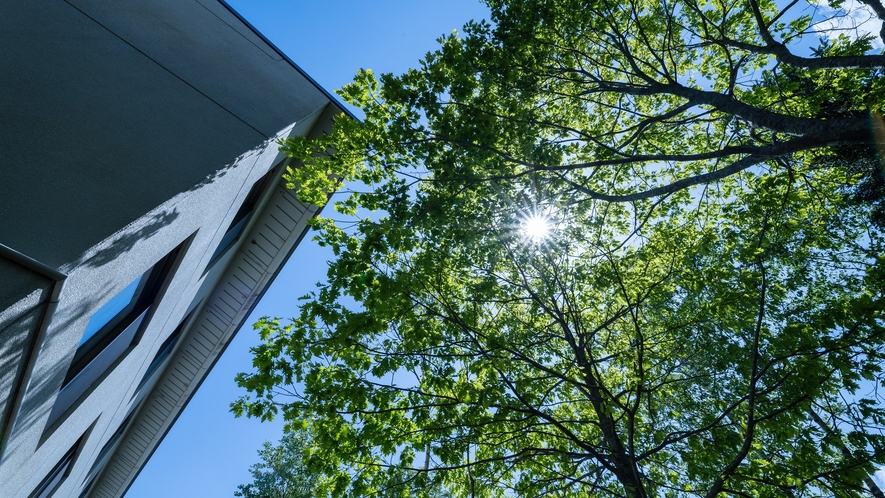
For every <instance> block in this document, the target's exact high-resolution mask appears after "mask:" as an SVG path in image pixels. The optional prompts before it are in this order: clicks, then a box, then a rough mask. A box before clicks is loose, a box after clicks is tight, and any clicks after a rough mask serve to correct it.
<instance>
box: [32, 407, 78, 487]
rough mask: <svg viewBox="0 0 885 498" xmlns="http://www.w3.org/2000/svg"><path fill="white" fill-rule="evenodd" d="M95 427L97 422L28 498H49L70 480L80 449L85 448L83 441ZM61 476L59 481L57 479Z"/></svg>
mask: <svg viewBox="0 0 885 498" xmlns="http://www.w3.org/2000/svg"><path fill="white" fill-rule="evenodd" d="M94 426H95V422H93V423H92V425H91V426H89V429H87V430H86V432H84V433H83V435H82V436H80V438H79V439H77V442H75V443H74V445H73V446H71V449H69V450H68V451H67V452H65V454H64V455H63V456H62V457H61V459H60V460H59V461H58V463H56V464H55V466H53V467H52V470H50V471H49V473H48V474H46V477H44V478H43V480H42V481H40V484H38V485H37V487H36V488H34V490H33V491H31V494H29V495H28V498H49V497H51V496H52V495H53V494H55V492H56V491H58V488H59V487H61V485H62V484H64V482H65V481H66V480H67V479H68V476H70V474H71V469H73V468H74V465H76V463H77V457H78V456H79V455H80V449H81V448H82V447H83V441H85V440H86V438H87V437H88V436H89V433H90V432H92V428H93V427H94ZM59 474H61V477H60V478H59V479H56V478H57V477H59Z"/></svg>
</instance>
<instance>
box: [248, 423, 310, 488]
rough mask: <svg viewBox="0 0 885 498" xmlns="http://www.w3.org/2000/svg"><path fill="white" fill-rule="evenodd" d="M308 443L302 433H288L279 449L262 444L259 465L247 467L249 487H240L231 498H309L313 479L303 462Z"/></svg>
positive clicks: (281, 441)
mask: <svg viewBox="0 0 885 498" xmlns="http://www.w3.org/2000/svg"><path fill="white" fill-rule="evenodd" d="M307 444H308V440H307V438H306V437H305V435H304V434H303V433H300V432H289V433H287V434H285V435H284V436H283V438H282V439H281V440H280V444H279V445H278V446H273V445H272V444H271V443H270V442H269V441H265V442H264V444H263V446H262V448H261V449H260V450H258V456H260V457H261V462H259V463H256V464H255V465H253V466H251V467H250V468H249V472H250V473H251V474H252V482H251V483H250V484H240V485H239V486H237V491H235V492H234V496H241V497H243V498H311V497H313V496H314V493H313V489H314V486H315V484H316V478H315V477H314V476H313V475H311V474H310V473H309V472H308V471H307V467H306V465H305V463H304V459H305V456H306V452H307Z"/></svg>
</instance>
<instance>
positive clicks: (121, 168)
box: [0, 0, 342, 497]
mask: <svg viewBox="0 0 885 498" xmlns="http://www.w3.org/2000/svg"><path fill="white" fill-rule="evenodd" d="M0 47H2V49H0V68H2V69H0V89H2V91H0V495H2V496H4V497H19V496H20V497H47V496H56V497H81V496H82V497H114V496H121V495H122V494H124V493H125V491H126V490H127V489H128V487H129V485H130V484H131V483H132V481H133V480H134V478H135V476H136V475H137V474H138V472H139V470H140V469H141V468H142V466H143V465H144V464H145V462H146V460H147V459H148V458H149V457H150V455H151V454H152V452H153V451H154V449H155V448H156V447H157V445H158V444H159V443H160V441H161V440H162V438H163V436H164V435H165V434H166V432H167V431H168V429H169V428H170V426H171V424H172V423H174V421H175V419H176V417H177V416H178V414H179V413H180V412H181V410H182V409H183V408H184V406H185V405H186V404H187V402H188V400H189V399H190V397H191V395H192V394H193V393H194V391H195V390H196V389H197V387H198V386H199V384H200V382H201V380H202V379H203V378H204V377H205V375H206V374H207V372H208V370H209V369H210V368H211V367H212V365H213V363H214V362H215V360H216V359H217V358H218V356H219V355H220V354H221V352H222V351H223V350H224V348H225V345H226V344H227V343H228V342H229V340H230V339H231V338H232V336H233V334H234V333H235V332H236V330H237V329H238V328H239V327H240V326H241V325H242V323H243V321H244V320H245V319H246V317H247V315H248V314H249V311H250V309H251V308H252V307H253V306H254V304H255V303H256V301H257V300H258V299H259V298H260V297H261V295H262V293H263V292H264V290H265V289H266V288H267V286H268V285H269V284H270V282H271V281H272V280H273V278H274V276H275V275H276V273H277V272H278V270H279V269H280V267H281V266H282V264H283V263H284V262H285V261H286V260H287V258H288V257H289V256H290V254H291V253H292V250H293V249H294V248H295V246H296V245H297V244H298V242H299V240H300V239H301V237H302V236H303V235H304V232H305V222H306V221H307V220H308V219H309V218H310V217H311V216H313V215H314V214H315V212H316V208H315V207H313V206H306V205H303V204H301V203H300V202H298V200H297V198H296V197H295V196H294V194H293V193H292V192H291V191H289V190H286V189H285V188H284V187H282V186H281V185H280V182H279V179H280V175H281V171H282V169H283V168H284V167H285V166H286V165H287V159H286V158H285V157H284V156H282V155H281V154H280V153H279V151H278V149H277V145H276V142H275V140H276V139H278V138H280V137H285V136H288V135H292V134H297V135H305V136H316V135H317V134H321V133H323V132H324V131H327V130H328V129H329V128H330V127H331V125H332V118H333V117H334V116H335V115H337V114H339V113H341V112H342V110H341V108H340V107H339V105H338V104H337V103H336V102H335V101H334V99H333V98H332V97H330V96H329V94H328V93H327V92H325V91H324V90H323V89H321V88H319V87H318V86H317V85H316V84H315V83H314V82H313V81H312V80H311V79H310V78H309V77H308V76H307V75H305V74H304V73H303V72H301V71H300V70H299V69H298V68H297V67H296V66H295V65H294V64H293V63H292V62H291V61H289V60H288V59H287V58H286V57H285V56H283V55H282V54H281V53H280V52H279V51H278V50H276V49H275V48H274V47H273V46H272V45H271V44H269V43H268V42H267V40H265V39H263V38H262V37H261V35H260V34H258V33H256V32H255V31H254V30H253V29H252V28H251V27H250V26H249V25H248V24H247V23H246V22H245V21H243V20H242V19H241V18H240V17H239V16H238V15H237V14H236V13H235V12H233V11H232V10H231V9H230V8H228V6H227V5H226V4H224V3H223V1H219V0H139V1H131V0H126V1H121V2H105V1H99V0H35V1H33V2H3V3H2V5H0Z"/></svg>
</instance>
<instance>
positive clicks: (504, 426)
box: [233, 0, 885, 497]
mask: <svg viewBox="0 0 885 498" xmlns="http://www.w3.org/2000/svg"><path fill="white" fill-rule="evenodd" d="M489 4H490V7H491V8H492V19H493V21H494V22H495V25H494V27H492V26H490V25H487V24H482V23H472V24H469V25H468V27H467V28H466V34H465V36H464V37H457V36H454V35H453V36H451V37H448V38H445V39H443V40H442V47H441V48H440V49H439V50H438V51H437V52H435V53H432V54H428V56H427V57H426V58H425V60H424V61H423V63H422V67H421V69H419V70H413V71H410V72H408V73H406V74H404V75H402V76H400V77H393V76H390V75H385V76H383V77H382V78H381V84H380V85H379V83H378V82H377V81H376V80H375V79H374V77H373V76H372V75H371V73H369V72H361V73H360V74H359V75H358V78H357V81H356V82H355V83H354V84H353V85H351V86H349V87H346V88H345V89H344V90H343V91H342V95H343V96H344V97H345V98H347V99H349V101H350V102H351V103H354V104H356V105H359V106H361V107H362V108H363V110H364V111H365V113H366V119H365V120H364V121H363V122H356V121H347V120H340V121H339V122H338V123H337V124H338V126H337V128H336V130H335V131H333V132H332V133H331V134H330V135H328V136H326V137H324V138H323V139H321V140H319V141H317V142H306V141H301V140H292V141H288V142H287V143H286V146H287V147H288V148H289V150H290V152H291V154H292V155H293V156H294V157H296V158H298V159H300V160H301V161H302V162H303V164H302V165H300V166H299V167H298V168H295V169H294V170H291V171H290V181H291V183H292V184H293V185H294V184H296V183H297V184H298V185H299V187H300V188H301V190H300V191H299V196H302V198H303V199H306V200H309V201H313V202H322V201H323V200H324V199H325V195H326V192H327V191H328V189H330V187H331V186H333V185H336V184H337V182H339V181H342V180H343V181H351V180H359V181H362V182H364V183H365V184H368V185H369V186H370V187H371V188H370V189H369V190H368V191H365V192H354V193H352V195H350V196H348V197H346V198H345V199H344V200H343V201H340V202H338V203H336V208H337V209H338V210H339V211H340V212H342V213H345V214H350V215H357V214H359V215H360V216H361V218H360V219H359V221H358V222H356V223H355V224H354V225H353V226H351V227H348V226H344V225H341V224H337V223H335V222H334V221H333V220H331V219H318V220H316V221H315V222H314V227H315V228H316V229H317V230H318V233H317V238H318V239H319V240H320V242H321V243H323V244H326V245H329V246H331V248H332V249H333V251H334V253H335V256H336V259H335V260H334V261H332V262H331V263H330V267H329V273H328V277H329V279H328V282H326V283H324V284H322V285H321V286H320V288H319V289H318V291H317V292H315V293H312V294H310V295H308V296H305V297H304V299H303V302H302V304H301V306H300V312H299V314H298V315H297V316H296V317H295V318H293V319H292V320H289V321H285V320H281V319H277V318H264V319H262V320H261V321H259V322H258V323H257V324H256V329H258V330H259V332H260V334H261V336H262V338H263V340H264V343H263V344H262V345H261V346H259V347H257V348H256V349H255V350H254V362H253V363H254V368H255V370H254V371H253V372H252V373H246V374H240V375H239V376H238V378H237V381H238V383H239V384H240V385H241V386H242V387H245V388H246V389H247V390H248V391H249V392H250V393H251V394H250V396H244V397H243V398H241V399H240V400H239V401H237V402H236V403H235V404H234V405H233V410H234V412H235V413H237V414H238V415H243V414H246V415H249V416H256V417H262V418H272V417H273V416H275V415H277V414H280V413H282V416H283V417H284V418H285V419H286V421H287V422H288V424H289V427H291V428H293V429H297V430H306V431H308V432H309V433H310V434H311V437H312V441H313V448H312V450H311V457H310V458H309V459H308V460H307V462H306V463H307V468H308V469H309V471H310V472H311V473H312V474H315V475H318V476H320V480H319V482H318V485H317V488H316V492H317V493H318V494H323V493H330V494H332V495H336V496H344V495H347V496H372V495H382V494H383V495H386V496H391V495H393V496H396V495H397V494H399V495H400V496H414V495H415V494H418V495H419V496H420V495H424V494H427V493H429V491H428V490H430V489H447V490H449V491H451V493H452V494H454V495H455V496H540V495H553V496H564V497H565V496H596V495H600V496H609V495H611V496H629V497H646V496H697V495H701V496H707V497H714V496H719V495H720V494H729V495H737V496H757V495H762V496H780V495H786V496H834V495H835V496H861V495H863V494H864V493H865V492H866V491H864V485H865V481H866V480H867V479H868V476H869V475H870V474H871V473H872V471H873V470H874V469H875V468H876V466H877V465H881V464H882V463H885V439H883V433H882V430H883V428H885V427H883V423H885V411H883V409H882V408H881V406H882V403H881V401H882V400H881V398H880V396H879V394H878V387H879V385H880V384H881V382H882V380H883V379H882V371H881V361H882V355H883V353H885V351H883V348H885V316H883V311H885V289H883V281H885V258H883V254H885V246H883V234H882V231H881V230H882V227H881V226H879V225H876V224H874V223H872V221H871V220H873V219H874V218H872V213H873V211H874V210H875V207H876V206H875V205H874V203H875V200H876V195H866V194H863V195H858V193H857V192H858V188H859V187H858V186H859V185H863V183H864V182H865V181H867V182H868V181H869V180H868V178H870V176H869V175H870V174H871V173H870V171H873V172H875V170H871V169H870V168H865V169H860V170H858V169H857V168H856V167H855V165H854V164H853V163H850V162H848V161H845V160H842V159H843V157H842V156H840V155H839V153H838V151H840V150H849V151H852V152H853V153H857V154H858V155H860V156H863V157H868V156H869V153H868V152H867V150H868V149H869V147H872V146H875V144H878V143H879V139H874V138H872V137H874V136H875V135H874V134H873V131H875V127H874V126H873V125H871V124H870V123H871V120H870V115H871V114H870V113H871V112H879V111H881V103H882V102H883V101H885V100H883V99H882V98H881V92H882V85H883V80H882V74H881V71H882V67H883V56H882V55H875V54H872V55H871V54H869V53H868V52H869V48H870V41H871V39H870V38H869V37H860V38H856V39H848V38H845V37H843V38H837V39H836V40H835V41H832V42H830V41H825V42H822V43H821V45H820V47H819V48H818V50H817V52H815V53H814V54H812V56H808V57H806V56H800V55H796V54H795V52H796V50H793V51H790V45H789V44H790V43H791V42H793V41H795V40H800V41H801V39H803V38H804V37H805V36H806V35H808V34H809V31H810V29H811V28H810V27H811V26H812V22H813V21H814V20H815V19H813V18H809V17H801V16H799V17H796V16H792V17H790V15H789V10H788V11H787V13H784V12H778V11H777V10H776V6H775V4H773V3H765V2H754V1H750V2H749V3H747V4H746V5H741V6H733V5H732V4H731V3H726V2H723V3H721V4H717V3H710V4H706V3H700V2H692V1H688V2H672V3H671V2H664V1H659V0H655V1H651V0H649V1H633V2H626V3H625V2H606V1H598V2H591V3H589V4H585V3H583V2H572V1H568V0H559V1H548V2H535V1H530V0H524V1H522V0H513V1H510V2H498V1H490V2H489ZM796 5H797V2H793V3H791V4H789V8H794V6H796ZM873 123H875V121H873ZM840 148H841V149H840ZM330 151H334V154H331V153H327V152H330ZM865 188H866V187H865ZM864 192H866V191H864ZM864 195H866V197H864ZM858 201H861V202H858ZM527 220H534V221H535V222H540V223H542V224H543V223H546V224H548V225H549V234H548V235H547V236H546V237H543V236H540V235H539V236H537V237H527V236H526V234H525V233H523V232H524V226H525V225H526V221H527Z"/></svg>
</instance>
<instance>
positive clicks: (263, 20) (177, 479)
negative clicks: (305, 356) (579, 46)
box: [126, 0, 487, 498]
mask: <svg viewBox="0 0 885 498" xmlns="http://www.w3.org/2000/svg"><path fill="white" fill-rule="evenodd" d="M228 2H229V3H230V5H231V6H232V7H233V8H234V9H236V10H237V11H238V12H240V14H241V15H242V16H243V17H245V18H246V19H247V20H248V21H249V22H250V23H251V24H252V25H253V26H255V28H256V29H258V30H259V31H260V32H261V33H263V34H264V35H265V36H266V37H267V38H268V39H270V41H271V42H273V43H274V44H275V45H276V46H277V47H278V48H279V49H280V50H282V51H283V52H284V53H285V54H286V55H288V56H289V58H290V59H292V60H293V61H294V62H295V63H296V64H298V65H299V66H300V67H301V68H302V69H303V70H304V71H305V72H307V74H309V75H310V76H311V77H312V78H314V80H316V81H317V82H318V83H319V84H320V85H322V86H323V87H324V88H326V89H327V90H329V91H332V90H334V89H336V88H339V87H341V86H343V85H344V84H346V83H348V82H349V81H350V80H351V79H352V78H353V75H354V74H355V73H356V71H357V69H359V68H370V69H372V70H373V71H375V72H376V73H385V72H394V73H400V72H403V71H405V70H406V69H408V68H409V67H414V66H415V65H416V64H417V62H418V60H419V59H420V58H421V57H423V56H424V54H426V53H427V52H429V51H431V50H433V49H434V48H435V47H436V46H437V43H436V41H435V40H436V39H437V38H439V37H440V36H442V35H445V34H448V33H450V32H451V31H452V30H453V29H458V30H460V28H461V26H463V25H464V23H465V22H467V21H468V20H470V19H480V18H484V17H486V15H487V9H486V8H485V6H484V5H482V4H480V2H479V0H383V1H375V2H370V1H366V0H363V1H357V0H324V1H322V2H318V1H315V0H310V1H308V0H228ZM329 259H331V253H330V252H328V251H326V250H324V249H322V248H320V247H318V246H317V245H316V244H315V243H313V242H312V241H310V240H309V239H307V238H305V240H304V241H303V242H302V244H301V245H300V246H299V247H298V249H297V250H296V251H295V253H294V254H293V256H292V258H291V259H290V260H289V262H288V264H287V265H286V266H285V267H284V268H283V270H282V271H281V272H280V274H279V276H278V277H277V279H276V281H275V282H274V284H273V285H272V286H271V287H270V289H269V290H268V292H267V294H265V296H264V298H263V299H262V300H261V302H260V303H259V304H258V306H257V307H256V309H255V312H254V313H253V315H252V316H251V317H249V319H248V320H247V321H246V326H245V327H244V328H243V329H242V330H241V331H240V332H239V333H238V334H237V336H236V338H235V339H234V340H233V342H232V343H231V344H230V345H229V346H228V348H227V350H226V351H225V353H224V355H222V357H221V359H219V361H218V363H217V364H216V365H215V367H214V368H213V370H212V372H211V373H210V374H209V376H208V377H207V378H206V380H205V381H204V382H203V385H202V386H201V387H200V389H199V390H198V391H197V393H196V395H194V397H193V399H192V400H191V402H190V404H189V405H188V406H187V408H186V409H185V410H184V412H183V413H182V414H181V416H180V417H179V419H178V421H177V422H176V423H175V425H174V426H173V427H172V429H171V430H170V431H169V434H168V435H167V436H166V439H165V440H164V441H163V443H162V444H161V445H160V447H159V448H158V449H157V451H156V452H155V453H154V455H153V457H152V458H151V460H150V461H149V462H148V464H147V465H146V466H145V468H144V469H143V470H142V472H141V474H140V475H139V477H138V478H137V479H136V481H135V483H134V484H133V485H132V487H131V488H130V489H129V492H128V493H127V494H126V497H127V498H148V497H149V498H155V497H157V496H164V497H166V496H168V497H179V496H182V497H184V496H186V497H189V498H200V497H220V496H233V493H234V491H235V490H236V487H237V485H238V484H244V483H247V482H249V481H250V480H251V479H250V477H249V472H248V468H249V466H250V465H252V464H253V463H255V462H256V461H258V456H257V453H256V452H257V450H258V448H259V447H260V446H261V443H262V442H263V441H265V440H270V441H274V442H276V441H277V440H278V439H279V438H280V436H281V435H282V422H281V421H280V420H277V421H275V422H273V423H261V422H259V421H257V420H252V419H244V418H241V419H236V418H234V417H233V415H232V414H231V413H230V412H229V411H228V407H229V405H230V403H231V402H232V401H233V400H235V399H236V398H237V397H238V396H239V395H241V394H243V392H242V391H241V390H239V389H238V388H237V387H236V385H235V384H234V381H233V378H234V375H236V373H237V372H242V371H248V370H250V369H251V357H250V355H249V347H250V346H252V345H254V344H256V343H257V335H256V334H255V333H254V332H253V331H252V328H251V324H252V323H253V322H255V320H257V319H258V318H259V317H261V316H263V315H278V316H284V317H289V316H294V315H295V314H296V311H295V306H296V298H297V297H298V296H301V295H304V294H305V293H307V292H309V291H310V290H312V289H313V288H314V286H315V284H316V283H317V282H319V281H321V280H323V279H324V276H325V264H324V262H325V261H327V260H329Z"/></svg>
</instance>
